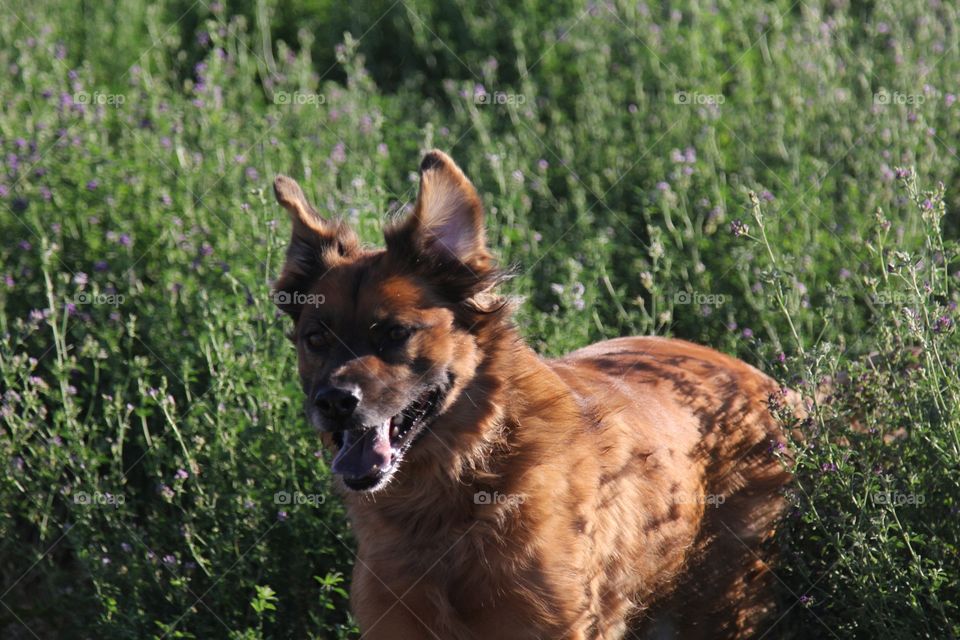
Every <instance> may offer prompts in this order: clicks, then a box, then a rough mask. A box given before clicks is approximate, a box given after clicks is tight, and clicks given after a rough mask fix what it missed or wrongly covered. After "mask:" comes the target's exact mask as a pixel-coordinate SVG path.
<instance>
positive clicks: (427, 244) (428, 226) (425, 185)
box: [388, 149, 491, 272]
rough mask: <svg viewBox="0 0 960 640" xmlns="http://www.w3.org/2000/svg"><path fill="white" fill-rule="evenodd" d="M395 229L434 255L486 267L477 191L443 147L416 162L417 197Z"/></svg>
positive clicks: (480, 268) (435, 258) (474, 267)
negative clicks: (412, 206)
mask: <svg viewBox="0 0 960 640" xmlns="http://www.w3.org/2000/svg"><path fill="white" fill-rule="evenodd" d="M396 233H397V235H398V236H401V237H402V238H403V239H404V240H406V241H407V242H408V243H410V244H411V245H412V246H413V248H414V249H416V250H417V252H418V253H420V254H421V255H424V256H427V257H430V258H432V259H433V261H437V262H441V263H449V262H457V263H459V264H461V265H464V266H465V267H467V268H469V269H472V270H474V271H478V272H479V271H484V270H487V269H488V268H489V267H490V261H491V257H490V253H489V252H488V251H487V243H486V233H485V232H484V228H483V205H481V203H480V196H479V195H477V190H476V189H475V188H474V187H473V184H471V183H470V180H468V179H467V176H465V175H464V174H463V171H461V170H460V167H458V166H457V164H456V163H455V162H454V161H453V160H452V159H451V158H450V156H448V155H447V154H445V153H444V152H442V151H438V150H436V149H435V150H433V151H430V152H429V153H427V155H426V156H424V158H423V161H422V162H421V163H420V192H419V194H418V195H417V202H416V204H415V205H414V208H413V213H411V214H410V216H409V217H408V218H407V219H406V220H404V221H403V222H402V223H401V226H400V228H399V229H397V230H396ZM388 240H389V239H388Z"/></svg>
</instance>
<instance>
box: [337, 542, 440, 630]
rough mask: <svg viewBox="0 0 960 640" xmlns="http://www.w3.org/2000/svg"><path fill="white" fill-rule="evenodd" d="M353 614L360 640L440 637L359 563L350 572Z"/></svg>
mask: <svg viewBox="0 0 960 640" xmlns="http://www.w3.org/2000/svg"><path fill="white" fill-rule="evenodd" d="M350 600H351V604H352V608H353V614H354V616H356V618H357V624H358V625H359V626H360V631H361V637H362V638H363V640H429V639H431V638H436V637H439V636H438V634H437V632H436V631H433V630H431V629H428V628H427V627H426V626H425V625H424V623H423V621H422V620H421V619H418V616H417V615H416V614H415V613H414V612H413V611H412V610H411V607H410V604H409V603H407V602H405V601H403V600H402V599H401V598H400V594H399V593H398V594H396V595H395V594H393V593H391V591H390V589H388V588H387V585H385V584H384V583H383V582H382V581H381V580H380V579H378V578H377V576H376V574H374V573H373V571H372V570H371V569H370V567H369V566H367V564H365V563H364V562H363V561H362V560H359V559H358V560H357V563H356V565H355V566H354V569H353V586H352V587H351V589H350Z"/></svg>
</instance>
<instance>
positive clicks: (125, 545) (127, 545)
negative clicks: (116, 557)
mask: <svg viewBox="0 0 960 640" xmlns="http://www.w3.org/2000/svg"><path fill="white" fill-rule="evenodd" d="M120 548H121V549H123V552H124V553H130V552H131V551H133V547H131V546H130V543H128V542H121V543H120Z"/></svg>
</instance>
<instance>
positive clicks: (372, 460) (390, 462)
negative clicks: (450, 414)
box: [331, 385, 449, 491]
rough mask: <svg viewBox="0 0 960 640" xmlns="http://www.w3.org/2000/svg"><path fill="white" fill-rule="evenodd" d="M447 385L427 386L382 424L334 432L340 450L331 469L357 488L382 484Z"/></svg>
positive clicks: (426, 421) (437, 406) (431, 414)
mask: <svg viewBox="0 0 960 640" xmlns="http://www.w3.org/2000/svg"><path fill="white" fill-rule="evenodd" d="M448 389H449V385H445V386H436V387H432V388H430V389H428V390H427V391H425V392H424V393H423V394H421V395H420V397H419V398H417V399H416V400H414V401H413V402H412V403H410V404H409V405H407V406H406V407H405V408H404V409H403V410H402V411H401V412H400V413H398V414H397V415H395V416H393V417H392V418H390V419H388V420H386V421H384V422H383V423H381V424H378V425H374V426H368V427H363V428H361V429H351V430H349V431H339V432H337V433H335V434H334V436H333V437H334V443H335V444H336V445H337V447H338V449H339V451H337V455H336V456H334V458H333V465H332V467H331V470H332V471H333V472H334V473H335V474H337V475H340V476H342V477H343V482H344V484H346V485H347V487H348V488H350V489H353V490H354V491H370V490H372V489H375V488H378V487H381V486H383V485H384V484H385V483H386V481H387V480H388V479H389V478H390V476H391V475H393V472H394V471H396V469H397V466H398V465H399V463H400V459H401V458H402V457H403V454H404V453H405V452H406V451H407V449H409V448H410V445H411V444H413V442H414V440H416V438H417V436H419V435H420V434H421V433H423V429H424V427H426V426H427V424H429V422H430V421H431V420H432V419H433V418H434V417H435V416H436V414H437V411H438V410H439V409H440V406H441V405H442V404H443V400H444V398H445V397H446V394H447V390H448Z"/></svg>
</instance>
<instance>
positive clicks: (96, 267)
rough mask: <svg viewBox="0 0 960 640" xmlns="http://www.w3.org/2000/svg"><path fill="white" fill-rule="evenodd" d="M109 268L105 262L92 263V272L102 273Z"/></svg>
mask: <svg viewBox="0 0 960 640" xmlns="http://www.w3.org/2000/svg"><path fill="white" fill-rule="evenodd" d="M109 268H110V265H109V264H108V263H107V261H106V260H97V261H96V262H94V263H93V270H94V271H99V272H103V271H106V270H108V269H109Z"/></svg>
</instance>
